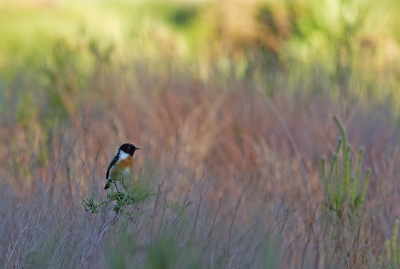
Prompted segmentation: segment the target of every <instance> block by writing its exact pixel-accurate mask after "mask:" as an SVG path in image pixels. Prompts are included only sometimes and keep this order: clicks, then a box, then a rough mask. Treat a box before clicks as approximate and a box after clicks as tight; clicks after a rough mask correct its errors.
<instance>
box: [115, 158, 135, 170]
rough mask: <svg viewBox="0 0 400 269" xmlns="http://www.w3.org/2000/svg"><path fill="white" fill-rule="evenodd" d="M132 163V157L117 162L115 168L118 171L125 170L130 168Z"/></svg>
mask: <svg viewBox="0 0 400 269" xmlns="http://www.w3.org/2000/svg"><path fill="white" fill-rule="evenodd" d="M134 162H135V160H134V159H133V157H132V156H129V157H127V158H126V159H123V160H121V161H119V162H117V163H116V165H115V166H116V167H117V169H118V170H120V169H125V168H132V167H133V163H134Z"/></svg>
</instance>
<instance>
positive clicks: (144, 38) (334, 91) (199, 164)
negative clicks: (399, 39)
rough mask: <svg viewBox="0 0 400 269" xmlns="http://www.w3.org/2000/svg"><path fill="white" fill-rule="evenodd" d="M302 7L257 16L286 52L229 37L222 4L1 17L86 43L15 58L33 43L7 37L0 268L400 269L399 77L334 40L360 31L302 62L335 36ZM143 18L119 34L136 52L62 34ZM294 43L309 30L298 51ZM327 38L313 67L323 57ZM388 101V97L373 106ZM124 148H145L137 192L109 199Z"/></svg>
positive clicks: (269, 8)
mask: <svg viewBox="0 0 400 269" xmlns="http://www.w3.org/2000/svg"><path fill="white" fill-rule="evenodd" d="M290 3H291V2H285V3H284V4H282V5H281V6H279V5H277V4H276V5H275V4H273V3H263V5H262V9H261V11H260V13H259V14H258V16H255V18H258V19H260V20H261V23H264V24H265V25H263V26H262V27H266V28H263V29H264V30H265V31H272V30H274V31H273V33H275V34H277V36H275V38H277V39H274V40H275V41H279V42H281V43H279V44H280V45H279V46H275V47H274V48H276V50H272V48H270V47H268V46H264V45H260V44H259V43H257V40H258V41H260V40H261V41H266V40H265V39H264V38H265V37H262V38H261V37H260V38H261V39H257V38H258V37H254V36H252V35H251V38H250V37H249V36H246V35H244V34H243V33H236V34H235V32H234V31H233V30H232V29H235V28H230V27H231V26H229V25H227V24H225V23H223V22H225V20H228V21H229V18H225V17H223V16H222V17H218V16H216V18H215V17H213V14H215V13H213V12H214V11H215V12H217V11H218V10H225V8H227V7H225V6H224V5H217V4H215V5H214V4H213V3H208V4H194V6H192V5H188V6H186V5H184V4H169V3H163V5H164V6H163V7H164V8H163V11H162V12H160V11H158V12H157V11H154V9H156V7H157V5H156V4H154V6H153V5H152V4H149V5H146V4H144V3H141V4H137V5H138V6H135V5H131V4H130V3H128V2H120V3H119V4H118V5H116V6H112V7H113V9H112V10H111V11H110V13H102V12H104V10H103V9H106V7H107V8H108V7H109V5H111V4H110V3H109V2H101V3H98V5H94V4H93V9H86V8H84V7H77V6H74V5H71V4H70V2H68V3H67V4H65V8H63V7H62V6H61V7H60V6H57V5H56V6H54V7H39V8H37V7H19V8H21V9H22V11H21V10H18V9H15V10H14V9H12V8H10V7H11V6H7V7H6V8H3V10H1V12H9V13H10V14H24V12H27V13H29V14H31V15H30V16H33V17H35V16H39V15H38V14H41V13H42V12H48V16H49V17H51V18H52V20H53V19H54V18H55V17H57V18H58V19H60V21H63V22H64V23H65V24H66V25H69V26H66V28H68V29H75V30H72V31H71V32H74V33H71V32H69V31H68V30H65V29H63V28H60V33H59V34H57V35H55V36H53V35H52V34H49V35H47V34H44V35H45V36H46V38H44V39H43V40H44V41H43V42H44V43H45V45H44V46H43V47H41V46H39V45H38V43H39V44H40V42H38V43H33V45H34V46H37V47H36V48H37V50H36V49H35V48H33V47H29V46H30V45H29V44H18V46H17V47H13V46H12V42H11V41H12V40H14V37H18V36H19V35H22V34H23V33H22V32H20V31H19V30H18V29H19V28H18V25H16V24H13V20H12V19H11V18H10V24H13V25H14V26H13V27H16V28H14V29H15V31H13V32H15V33H10V32H8V30H7V29H6V30H7V31H6V30H5V29H0V36H2V37H4V38H9V40H11V41H10V42H9V43H7V44H5V43H2V45H0V50H1V53H2V55H6V56H5V57H3V58H2V60H1V61H3V62H2V63H0V64H4V63H7V65H3V66H7V68H5V69H6V70H5V72H4V73H2V74H0V108H1V109H0V112H1V114H0V115H1V116H0V124H1V130H2V131H1V132H0V157H1V159H2V160H3V161H2V162H1V163H0V172H1V173H0V175H1V176H0V186H1V188H0V202H1V204H2V207H0V266H1V267H3V268H130V267H132V265H135V267H139V268H396V266H398V264H399V248H398V243H397V241H398V239H397V237H398V221H397V219H398V217H397V216H398V214H399V213H400V212H398V211H399V209H398V206H397V204H398V200H399V188H398V182H397V178H398V177H399V173H400V170H399V169H398V165H397V163H398V161H399V158H400V155H399V151H398V146H397V141H398V140H399V131H398V128H399V127H398V114H397V112H396V107H395V104H396V103H395V100H391V99H388V98H389V97H388V96H393V99H395V98H394V97H395V96H396V93H395V90H396V88H395V85H397V84H396V81H392V80H391V78H393V76H394V75H395V74H396V72H397V71H396V69H394V68H393V69H392V68H391V65H390V64H388V65H385V66H383V67H382V66H379V62H380V60H382V59H386V58H385V57H384V56H379V57H378V56H376V57H375V56H374V57H369V56H368V55H367V56H365V58H368V59H369V60H371V66H370V67H371V69H369V66H365V65H361V64H360V65H359V63H360V62H358V61H360V60H361V58H360V56H359V55H357V52H354V51H357V44H358V43H357V42H356V41H357V40H356V39H357V38H355V39H352V37H353V36H351V37H348V38H349V39H343V38H344V37H346V35H345V34H340V33H341V31H342V30H343V29H347V27H348V26H351V25H352V22H347V23H349V25H347V26H346V24H344V25H343V24H340V25H338V26H337V28H334V27H331V26H329V27H328V26H324V27H325V28H327V29H328V30H330V31H332V32H326V33H327V36H329V38H331V39H329V40H330V41H331V43H329V42H328V43H329V44H330V46H328V47H327V51H326V52H323V53H322V52H321V54H319V53H315V54H316V55H315V56H316V58H318V57H319V56H320V57H319V58H318V59H315V58H312V57H308V56H307V55H311V54H310V52H309V51H305V52H304V51H303V50H304V46H306V44H307V43H308V42H311V41H312V40H313V39H314V38H316V37H315V34H316V33H318V32H324V29H325V28H324V27H323V23H322V22H323V21H322V22H321V17H318V14H317V13H318V12H317V11H318V10H320V9H319V8H321V7H320V6H319V5H316V4H315V5H314V4H313V2H312V1H309V2H304V3H303V4H301V3H296V5H297V6H296V5H295V6H296V7H299V9H296V10H300V11H302V12H304V13H301V12H300V13H299V14H291V15H288V14H290V10H291V9H290V8H291V4H290ZM352 3H353V2H352ZM335 4H337V5H344V4H345V2H344V1H337V2H335ZM353 4H354V3H353ZM2 5H3V6H2V7H4V4H3V3H2ZM88 5H90V4H88ZM354 5H356V4H354ZM136 7H137V9H136ZM249 8H250V7H249ZM300 8H301V9H300ZM355 8H356V9H357V8H359V9H360V10H364V8H365V7H364V6H362V5H361V4H360V6H358V5H356V6H355ZM4 10H5V11H4ZM101 10H102V11H101ZM335 10H336V11H338V10H340V9H334V8H333V9H332V12H334V11H335ZM100 11H101V12H100ZM131 11H132V12H137V13H134V14H142V15H143V17H140V16H139V17H138V20H139V21H141V22H143V24H141V26H142V27H138V28H134V27H133V26H129V25H128V26H129V27H127V28H123V30H124V31H126V32H124V31H122V32H123V33H124V34H122V36H124V35H125V34H126V35H127V36H129V34H127V33H129V31H131V32H130V33H131V34H132V36H130V37H129V38H131V39H129V38H127V39H124V38H122V40H124V41H126V42H122V43H124V44H121V42H120V40H117V39H113V38H110V37H109V36H101V35H100V36H99V35H96V34H95V32H96V29H97V28H99V29H100V28H101V27H100V26H102V25H103V24H101V23H99V24H98V25H97V24H96V22H97V20H96V19H95V18H96V16H94V15H93V16H89V17H88V18H91V19H90V20H91V23H93V24H94V25H95V26H96V27H94V26H93V25H91V24H86V23H84V22H82V25H84V27H83V28H82V29H86V30H82V31H81V32H79V30H76V29H79V27H80V26H79V24H74V23H73V22H72V20H71V21H69V20H67V21H65V19H66V18H68V19H71V18H72V17H74V16H78V17H85V16H83V15H81V14H103V15H102V16H100V17H101V18H104V22H103V23H106V22H110V21H112V18H114V19H115V20H117V21H118V20H125V19H127V17H125V16H128V15H129V14H131V13H130V12H131ZM142 11H143V12H142ZM225 11H227V12H228V11H229V12H233V13H232V14H235V12H234V10H233V9H232V10H231V9H226V10H225ZM13 12H15V13H13ZM53 12H55V13H53ZM69 12H70V13H71V14H74V15H73V16H72V15H71V16H72V17H70V15H69V14H70V13H69ZM80 12H82V13H80ZM86 12H87V13H86ZM315 12H316V13H315ZM342 12H343V10H342ZM363 12H364V11H363ZM376 12H378V11H376ZM339 13H340V12H339ZM339 13H338V14H339ZM56 14H58V15H57V16H55V15H56ZM77 14H78V15H77ZM116 14H120V15H116ZM124 14H126V15H124ZM132 14H133V13H132ZM310 14H313V16H315V17H312V16H311V17H310V16H308V15H310ZM367 14H368V13H367ZM370 14H376V13H373V12H372V13H370ZM247 15H249V14H247ZM306 15H307V16H306ZM331 15H332V14H330V15H329V16H331ZM333 15H334V14H333ZM333 15H332V18H335V16H333ZM339 15H340V14H339ZM339 15H338V17H340V16H339ZM10 16H11V15H10ZM53 16H55V17H53ZM64 16H65V17H64ZM108 16H110V17H108ZM203 16H206V17H207V16H209V17H207V18H208V20H207V22H208V23H209V24H206V25H202V23H204V19H203ZM11 17H12V16H11ZM154 17H157V19H155V18H154ZM218 18H219V20H218ZM307 18H308V19H307ZM42 19H43V20H45V18H40V19H39V18H36V19H34V18H31V17H30V18H29V19H28V18H27V20H26V22H24V21H21V25H22V26H20V27H21V28H23V27H25V26H23V25H25V23H27V24H29V23H30V22H31V21H32V22H36V23H39V22H40V21H41V20H42ZM214 19H215V21H214ZM342 19H343V18H342ZM115 20H114V22H115ZM285 20H289V22H290V23H289V22H288V21H285ZM338 20H339V19H338ZM243 21H247V22H248V20H243ZM353 22H354V21H353ZM355 22H358V23H360V25H361V26H363V27H366V28H362V29H363V31H366V30H365V29H368V27H367V26H368V23H366V22H364V21H363V20H362V18H361V17H360V18H358V17H356V20H355ZM381 23H382V24H384V23H385V22H381ZM387 23H388V22H387ZM133 24H134V23H133ZM54 25H59V24H58V23H57V24H56V23H55V24H54ZM112 25H119V24H118V23H116V24H112ZM199 25H200V26H199ZM201 25H202V26H201ZM252 25H253V24H252ZM288 25H291V27H294V26H295V25H297V26H296V27H300V28H291V29H292V30H293V31H292V32H290V34H289V35H286V34H284V33H287V32H286V30H287V28H285V27H286V26H288ZM385 25H390V23H389V24H385ZM217 26H218V27H221V28H220V30H223V31H222V32H218V31H216V32H213V31H214V30H213V29H216V28H218V27H217ZM0 27H1V26H0ZM38 27H39V26H37V24H35V23H33V24H32V28H33V29H37V28H38ZM51 27H52V26H51ZM51 27H50V28H51ZM69 27H72V28H69ZM92 27H94V28H96V29H94V30H93V29H92ZM192 27H193V28H192ZM214 27H215V28H214ZM224 27H228V28H229V29H230V30H229V31H224V29H225V30H226V29H228V28H224ZM268 27H272V28H271V29H270V28H268ZM307 27H308V28H307ZM341 27H343V28H341ZM50 28H49V29H50ZM309 28H311V30H310V29H309ZM331 28H332V29H331ZM193 29H200V34H199V35H198V36H196V34H195V33H194V32H193V31H191V30H193ZM306 29H309V30H306ZM391 29H393V31H395V28H391ZM97 30H98V29H97ZM231 30H232V31H231ZM275 30H276V31H275ZM26 31H27V32H28V33H29V34H32V38H34V39H35V40H39V39H40V37H36V36H35V35H34V34H33V32H32V31H31V30H29V29H26ZM296 31H300V32H296ZM363 31H360V32H357V33H362V32H363ZM105 32H106V34H105V35H107V31H105ZM239 32H240V31H239ZM117 33H121V32H118V31H117ZM218 33H219V34H218ZM221 33H225V34H226V35H222V34H221ZM257 33H259V32H257ZM371 33H372V32H368V31H367V34H371ZM220 34H221V35H220ZM242 34H243V35H242ZM334 34H337V36H335V35H334ZM192 35H193V36H192ZM371 35H372V34H371ZM13 36H14V37H13ZM210 36H212V37H213V38H211V39H210V41H209V46H203V45H204V44H205V43H202V42H200V41H199V40H205V39H207V38H208V37H210ZM245 36H246V38H249V39H242V38H244V37H245ZM317 36H319V37H317V39H318V38H319V39H318V40H317V41H316V43H312V45H313V46H315V47H314V48H313V49H315V51H316V52H318V51H319V50H318V48H322V47H324V46H323V45H321V44H327V43H326V41H327V39H326V38H327V36H320V35H317ZM354 36H357V35H354ZM395 36H396V35H395V34H393V35H392V37H393V38H395ZM278 37H279V38H278ZM36 38H37V39H36ZM253 38H254V39H253ZM16 40H20V38H19V37H18V38H16ZM191 42H193V43H191ZM269 42H270V41H268V42H267V43H268V44H270V43H269ZM271 42H272V41H271ZM340 42H342V43H340ZM44 43H43V44H44ZM194 44H197V46H198V47H195V45H194ZM271 44H272V43H271ZM273 44H276V43H273ZM338 44H342V45H343V46H344V45H346V44H347V46H348V47H346V46H345V48H343V50H344V51H345V52H343V51H342V50H341V49H340V50H339V51H335V48H339V47H341V46H336V45H338ZM319 46H321V47H319ZM395 46H397V45H396V44H395ZM6 47H7V48H8V49H4V48H6ZM22 47H24V48H22ZM294 47H297V48H298V49H299V50H298V51H296V50H295V49H294ZM311 47H312V46H311ZM377 49H378V48H377ZM378 50H379V49H378ZM302 51H303V52H304V53H305V54H304V55H306V56H307V57H306V58H307V61H303V60H304V59H303V58H302V57H303V56H304V55H303V54H302V53H303V52H302ZM350 51H353V52H354V53H349V52H350ZM11 52H15V53H16V54H17V57H16V58H17V59H18V61H16V62H12V61H10V59H11V58H12V57H11V58H7V57H10V55H11V56H12V54H11ZM331 53H332V55H330V54H331ZM342 53H344V54H342ZM378 54H379V53H378ZM338 55H339V56H340V55H341V56H343V55H347V56H348V57H350V58H346V59H345V60H346V61H344V62H340V61H339V62H338V61H334V60H333V59H332V58H330V57H338ZM341 56H340V57H341ZM347 56H346V57H347ZM380 57H382V58H380ZM4 59H5V60H4ZM394 61H396V58H394ZM349 63H351V64H349ZM380 68H382V69H380ZM347 71H349V72H347ZM363 71H365V73H363ZM361 73H363V74H364V75H365V77H364V75H363V76H361V75H360V74H361ZM383 73H384V74H385V76H386V75H387V76H388V77H389V78H390V79H389V80H386V79H387V78H388V77H385V76H383V77H380V76H379V74H383ZM380 89H384V90H385V91H387V93H385V94H387V95H386V97H382V96H384V95H385V94H382V96H381V97H382V98H375V97H376V96H378V95H379V93H378V91H379V90H380ZM334 115H336V117H333V116H334ZM124 142H132V143H135V145H138V146H139V147H141V148H142V150H141V151H140V152H138V154H137V156H136V155H135V170H134V176H133V177H132V179H131V180H130V181H127V182H126V186H127V191H126V192H122V193H116V192H114V190H110V191H109V192H107V191H105V190H103V186H104V183H105V179H104V177H105V171H106V168H107V165H108V163H109V161H110V158H111V157H112V156H114V155H115V153H116V149H117V148H118V147H119V146H120V144H122V143H124ZM357 149H359V150H357ZM321 156H327V157H325V158H323V159H322V160H323V161H322V162H321ZM365 167H370V168H371V170H368V169H365Z"/></svg>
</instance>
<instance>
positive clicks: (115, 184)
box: [114, 181, 120, 193]
mask: <svg viewBox="0 0 400 269" xmlns="http://www.w3.org/2000/svg"><path fill="white" fill-rule="evenodd" d="M114 186H115V188H116V189H117V192H118V193H120V191H119V190H118V187H117V183H116V182H115V181H114Z"/></svg>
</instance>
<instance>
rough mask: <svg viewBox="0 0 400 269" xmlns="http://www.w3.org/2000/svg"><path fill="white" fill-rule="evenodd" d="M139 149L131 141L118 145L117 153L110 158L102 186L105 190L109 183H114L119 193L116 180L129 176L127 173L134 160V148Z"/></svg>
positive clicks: (129, 172) (129, 171) (130, 170)
mask: <svg viewBox="0 0 400 269" xmlns="http://www.w3.org/2000/svg"><path fill="white" fill-rule="evenodd" d="M139 149H140V148H138V147H136V146H135V145H133V144H131V143H125V144H122V145H121V146H120V147H119V149H118V153H117V155H115V157H114V159H112V161H111V163H110V164H109V166H108V169H107V173H106V180H107V182H106V185H105V186H104V189H105V190H107V189H108V188H110V186H111V184H112V183H114V185H115V188H116V189H117V191H118V193H119V190H118V187H117V184H116V182H117V181H123V180H125V179H126V178H127V177H129V175H130V174H131V172H132V168H133V164H134V162H135V160H134V159H133V154H134V153H135V151H136V150H139ZM122 186H123V184H122ZM124 188H125V187H124Z"/></svg>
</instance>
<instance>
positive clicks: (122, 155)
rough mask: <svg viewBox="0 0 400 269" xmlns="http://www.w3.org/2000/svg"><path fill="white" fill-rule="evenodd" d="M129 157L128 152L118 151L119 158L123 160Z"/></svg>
mask: <svg viewBox="0 0 400 269" xmlns="http://www.w3.org/2000/svg"><path fill="white" fill-rule="evenodd" d="M128 157H129V154H128V153H125V152H123V151H122V150H120V151H119V159H120V160H124V159H126V158H128Z"/></svg>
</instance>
